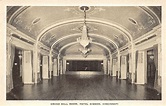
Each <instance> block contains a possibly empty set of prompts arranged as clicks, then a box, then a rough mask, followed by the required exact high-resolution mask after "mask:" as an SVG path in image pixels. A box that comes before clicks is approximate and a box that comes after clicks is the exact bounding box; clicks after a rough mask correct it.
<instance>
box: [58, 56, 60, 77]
mask: <svg viewBox="0 0 166 106" xmlns="http://www.w3.org/2000/svg"><path fill="white" fill-rule="evenodd" d="M57 66H58V67H57V68H58V70H57V74H58V75H59V74H60V73H59V71H60V55H59V54H58V64H57Z"/></svg>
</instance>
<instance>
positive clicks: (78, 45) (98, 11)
mask: <svg viewBox="0 0 166 106" xmlns="http://www.w3.org/2000/svg"><path fill="white" fill-rule="evenodd" d="M161 9H162V8H161V6H7V7H6V21H7V22H6V100H162V81H161V79H162V73H161V72H162V69H161V62H162V61H161V60H162V55H161V54H162V49H161V47H162V43H161V41H162V40H161V23H162V20H161V19H162V18H161V17H162V10H161Z"/></svg>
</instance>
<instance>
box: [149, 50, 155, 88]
mask: <svg viewBox="0 0 166 106" xmlns="http://www.w3.org/2000/svg"><path fill="white" fill-rule="evenodd" d="M155 73H156V67H155V63H154V51H153V50H149V51H147V85H148V86H150V87H154V81H155Z"/></svg>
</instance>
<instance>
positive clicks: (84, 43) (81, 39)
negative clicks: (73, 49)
mask: <svg viewBox="0 0 166 106" xmlns="http://www.w3.org/2000/svg"><path fill="white" fill-rule="evenodd" d="M80 9H81V10H83V11H84V24H83V27H82V36H81V37H79V38H77V42H79V44H80V45H81V46H82V47H83V48H79V51H80V52H81V53H82V55H83V57H87V56H88V54H89V52H90V51H91V49H89V48H88V45H89V44H90V43H91V42H92V39H91V38H90V37H88V29H87V26H86V10H88V9H89V7H87V6H82V7H81V8H80Z"/></svg>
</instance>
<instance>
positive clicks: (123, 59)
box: [121, 56, 127, 79]
mask: <svg viewBox="0 0 166 106" xmlns="http://www.w3.org/2000/svg"><path fill="white" fill-rule="evenodd" d="M126 59H127V58H126V56H121V79H126V74H127V60H126Z"/></svg>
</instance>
